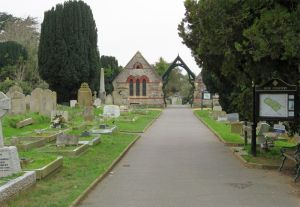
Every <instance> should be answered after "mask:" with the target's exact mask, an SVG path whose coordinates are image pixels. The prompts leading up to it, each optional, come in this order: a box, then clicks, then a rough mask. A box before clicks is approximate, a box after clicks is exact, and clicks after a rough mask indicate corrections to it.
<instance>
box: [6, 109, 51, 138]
mask: <svg viewBox="0 0 300 207" xmlns="http://www.w3.org/2000/svg"><path fill="white" fill-rule="evenodd" d="M26 118H32V119H33V120H34V124H32V125H28V126H25V127H23V128H19V129H17V128H16V123H17V122H19V121H22V120H24V119H26ZM49 126H50V119H49V118H48V117H45V116H41V115H38V114H37V113H26V114H24V115H14V116H13V115H6V116H4V118H3V122H2V128H3V135H4V137H11V136H20V135H24V134H26V133H28V132H30V131H33V130H35V129H44V128H48V127H49Z"/></svg>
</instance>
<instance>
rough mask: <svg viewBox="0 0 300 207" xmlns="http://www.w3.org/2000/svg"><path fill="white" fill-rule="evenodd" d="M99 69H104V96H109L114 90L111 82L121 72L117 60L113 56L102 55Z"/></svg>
mask: <svg viewBox="0 0 300 207" xmlns="http://www.w3.org/2000/svg"><path fill="white" fill-rule="evenodd" d="M100 64H101V67H102V68H104V77H105V91H106V94H111V93H112V91H113V90H114V88H113V85H112V81H113V80H114V79H115V77H117V75H118V74H119V73H120V71H121V68H122V67H121V66H119V63H118V60H117V59H116V58H115V57H113V56H105V55H102V56H101V58H100Z"/></svg>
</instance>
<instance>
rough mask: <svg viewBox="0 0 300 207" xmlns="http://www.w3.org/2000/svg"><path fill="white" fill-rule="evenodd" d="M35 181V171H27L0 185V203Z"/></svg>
mask: <svg viewBox="0 0 300 207" xmlns="http://www.w3.org/2000/svg"><path fill="white" fill-rule="evenodd" d="M35 182H36V173H35V172H34V171H27V172H25V174H24V175H22V176H20V177H17V178H16V179H14V180H11V181H9V182H8V183H6V184H5V185H3V186H0V203H2V202H3V201H5V200H8V199H9V198H11V197H13V196H14V195H16V194H17V193H19V192H21V191H24V190H26V189H27V188H29V187H30V186H32V185H33V184H34V183H35Z"/></svg>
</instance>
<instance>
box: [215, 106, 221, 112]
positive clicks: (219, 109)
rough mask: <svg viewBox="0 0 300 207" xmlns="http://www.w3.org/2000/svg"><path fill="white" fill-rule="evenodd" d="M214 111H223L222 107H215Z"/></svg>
mask: <svg viewBox="0 0 300 207" xmlns="http://www.w3.org/2000/svg"><path fill="white" fill-rule="evenodd" d="M213 111H222V107H221V106H214V107H213Z"/></svg>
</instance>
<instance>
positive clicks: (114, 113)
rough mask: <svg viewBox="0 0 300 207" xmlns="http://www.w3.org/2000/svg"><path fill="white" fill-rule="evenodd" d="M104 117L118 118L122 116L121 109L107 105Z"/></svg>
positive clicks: (104, 109)
mask: <svg viewBox="0 0 300 207" xmlns="http://www.w3.org/2000/svg"><path fill="white" fill-rule="evenodd" d="M103 115H104V116H110V117H115V118H117V117H119V116H120V107H119V106H116V105H105V106H104V108H103Z"/></svg>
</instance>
